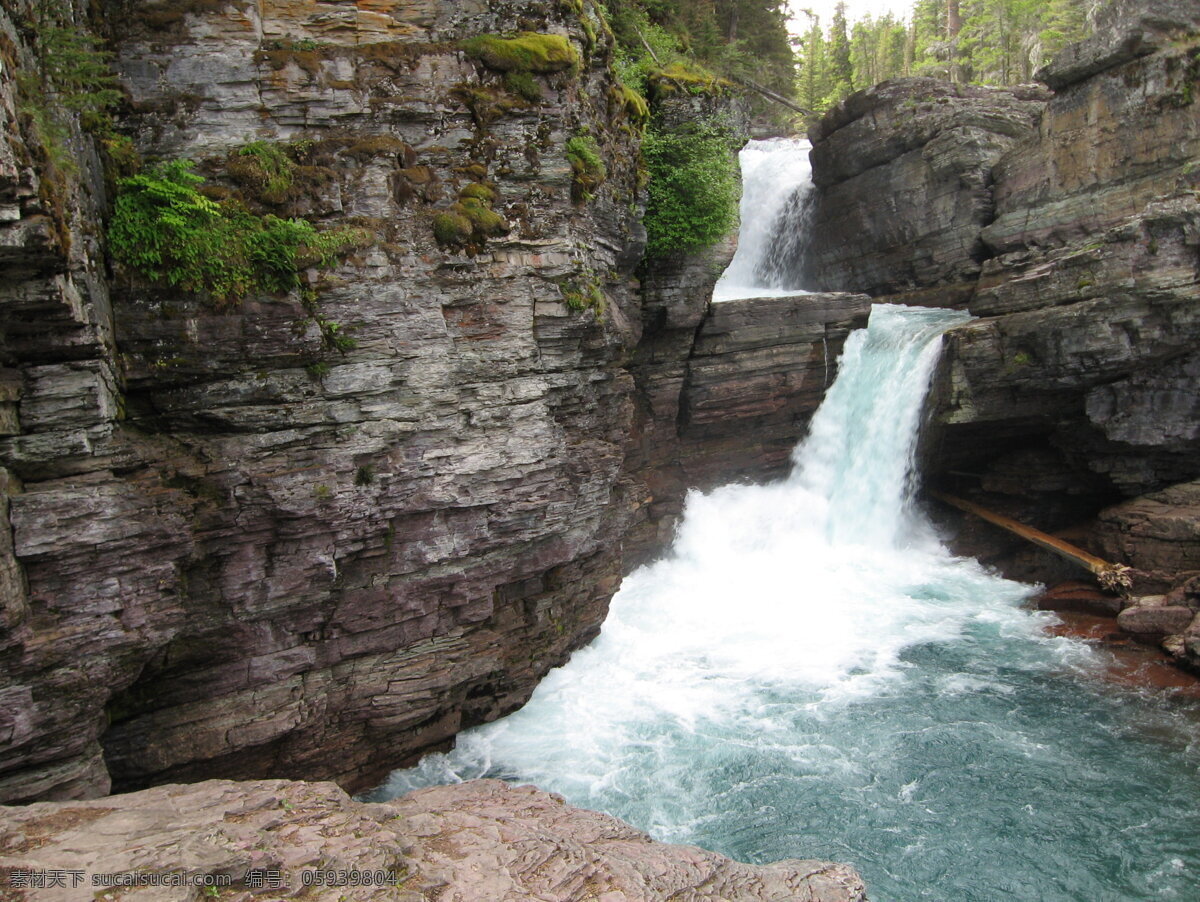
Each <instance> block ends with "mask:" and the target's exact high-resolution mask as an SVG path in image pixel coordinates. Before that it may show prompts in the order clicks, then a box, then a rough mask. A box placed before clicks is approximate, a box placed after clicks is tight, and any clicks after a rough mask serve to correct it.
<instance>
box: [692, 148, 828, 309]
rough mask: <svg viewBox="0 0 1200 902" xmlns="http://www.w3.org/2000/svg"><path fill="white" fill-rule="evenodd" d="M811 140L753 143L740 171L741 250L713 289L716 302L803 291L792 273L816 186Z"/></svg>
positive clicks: (743, 156) (741, 157)
mask: <svg viewBox="0 0 1200 902" xmlns="http://www.w3.org/2000/svg"><path fill="white" fill-rule="evenodd" d="M811 147H812V145H810V144H809V143H808V141H804V140H800V139H795V138H773V139H770V140H767V141H750V142H748V143H747V144H746V146H745V147H744V148H742V151H741V153H740V154H739V155H738V161H739V163H740V165H741V169H742V200H741V226H740V228H739V230H738V247H737V253H735V254H734V257H733V260H732V261H731V262H730V264H729V266H728V268H727V269H726V270H725V272H724V273H722V275H721V278H720V279H719V280H718V281H717V285H716V287H715V288H714V289H713V300H714V301H733V300H737V299H738V298H756V297H776V296H780V295H794V294H804V293H805V292H804V291H803V289H801V288H800V287H799V285H798V282H797V281H796V277H795V275H794V271H795V269H796V260H797V259H798V258H799V255H800V253H801V252H802V250H803V247H804V244H805V242H806V232H805V220H806V217H807V213H808V209H809V205H808V201H809V198H810V192H811V190H812V169H811V167H810V166H809V163H808V151H809V149H810V148H811Z"/></svg>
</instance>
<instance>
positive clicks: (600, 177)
mask: <svg viewBox="0 0 1200 902" xmlns="http://www.w3.org/2000/svg"><path fill="white" fill-rule="evenodd" d="M566 151H567V162H569V163H570V164H571V174H572V177H573V178H572V184H571V197H572V198H573V199H574V200H575V201H576V202H577V203H578V202H580V201H585V200H590V199H591V197H592V195H593V194H594V193H595V190H596V189H597V188H599V187H600V186H601V185H602V184H604V181H605V179H607V178H608V168H607V167H606V166H605V165H604V160H603V159H601V157H600V148H599V146H598V145H597V144H596V139H595V138H593V137H592V136H591V135H582V134H581V135H576V136H575V137H573V138H571V139H570V140H569V141H567V147H566Z"/></svg>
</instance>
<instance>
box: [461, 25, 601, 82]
mask: <svg viewBox="0 0 1200 902" xmlns="http://www.w3.org/2000/svg"><path fill="white" fill-rule="evenodd" d="M462 49H463V52H464V53H466V54H467V56H469V57H472V58H474V59H477V60H479V61H480V62H481V63H483V64H484V65H485V66H487V67H488V68H489V69H495V70H496V71H497V72H537V73H541V74H544V73H549V72H562V71H564V70H566V69H571V68H574V67H575V66H578V65H579V55H578V54H577V53H576V52H575V48H574V47H572V46H571V42H570V41H568V40H567V39H566V38H564V37H563V36H562V35H557V34H537V33H534V32H522V33H521V34H519V35H517V36H516V37H512V38H504V37H500V36H499V35H494V34H483V35H479V36H477V37H473V38H468V39H467V40H465V41H463V42H462Z"/></svg>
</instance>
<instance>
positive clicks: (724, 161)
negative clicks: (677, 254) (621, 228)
mask: <svg viewBox="0 0 1200 902" xmlns="http://www.w3.org/2000/svg"><path fill="white" fill-rule="evenodd" d="M731 138H732V136H731V134H730V132H729V131H728V130H727V129H724V128H722V127H721V126H720V125H718V124H714V123H712V122H694V123H691V124H690V125H688V126H687V127H684V128H679V129H674V130H670V131H668V130H662V129H659V128H656V127H654V126H653V125H652V126H651V127H650V128H649V129H648V130H647V131H646V137H645V141H644V142H643V144H642V154H643V156H644V158H645V161H646V168H647V171H648V173H649V176H650V178H649V182H648V184H647V193H648V198H647V205H646V219H645V224H646V233H647V243H646V254H647V256H650V257H656V256H662V255H664V254H668V253H671V252H673V251H688V250H695V249H697V248H700V247H705V246H707V245H710V244H713V243H715V242H717V241H719V240H720V239H721V238H722V237H724V236H725V235H726V234H728V232H729V231H730V230H731V229H732V228H733V226H734V224H735V223H736V221H737V204H738V196H739V193H740V192H739V182H738V169H737V158H736V156H735V153H736V146H735V145H734V143H733V141H732V140H731Z"/></svg>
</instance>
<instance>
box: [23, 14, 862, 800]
mask: <svg viewBox="0 0 1200 902" xmlns="http://www.w3.org/2000/svg"><path fill="white" fill-rule="evenodd" d="M580 7H582V12H581V11H580ZM6 10H8V11H7V12H5V13H4V14H3V15H2V16H0V31H2V33H3V39H2V40H0V50H3V53H4V68H3V72H2V75H0V101H2V102H0V115H2V116H3V117H5V125H6V127H5V130H4V134H3V139H2V143H0V209H2V210H3V211H4V212H3V217H2V221H0V312H2V315H3V317H4V322H5V331H4V336H3V344H2V347H0V350H2V353H3V357H4V359H3V365H4V369H2V370H0V431H2V432H3V433H4V436H3V437H0V485H3V486H4V489H5V491H4V493H3V495H2V496H0V514H2V515H3V516H4V517H5V521H4V524H3V526H4V528H3V529H0V598H2V599H3V618H4V619H3V621H2V623H0V626H2V628H3V632H2V633H0V658H2V661H3V667H2V668H0V736H3V740H4V743H3V744H4V752H3V754H2V755H0V800H8V801H25V800H30V799H39V798H51V799H54V798H78V797H88V796H95V795H100V794H103V793H105V792H107V791H108V790H109V788H110V786H111V787H116V788H117V789H130V788H137V787H140V786H144V785H148V784H152V783H158V782H164V781H170V780H190V779H200V778H205V777H209V776H221V777H234V778H238V777H241V778H259V777H267V776H270V777H279V776H283V777H295V778H321V779H335V780H338V781H339V782H340V783H342V785H344V786H347V787H349V788H351V789H359V788H364V787H366V786H368V785H371V784H373V783H374V782H376V781H378V780H379V779H381V778H382V776H383V775H384V774H385V773H386V772H387V771H388V770H390V769H391V768H393V767H396V766H398V765H400V764H402V763H404V762H406V761H409V760H411V759H412V758H413V757H415V756H416V755H417V754H419V753H421V752H424V751H427V750H429V749H430V748H436V747H438V746H439V745H445V744H446V743H448V742H449V741H451V740H452V737H453V736H454V734H455V733H456V732H457V731H458V730H460V729H461V728H463V727H466V726H469V725H471V724H475V723H479V722H482V721H486V720H490V719H493V718H495V717H497V716H500V715H502V714H504V713H507V712H508V711H511V710H513V709H515V708H516V707H518V706H519V705H520V704H522V703H523V702H524V701H525V699H526V698H527V697H528V695H529V693H530V692H531V691H532V689H533V687H534V685H535V684H536V682H537V681H538V679H540V677H541V676H542V675H543V674H544V673H546V671H548V670H549V669H550V668H551V667H554V666H556V665H558V664H560V663H562V662H563V661H564V660H565V658H566V656H567V655H568V654H569V653H570V651H571V650H572V649H574V648H577V647H579V646H580V645H582V644H583V643H585V642H587V641H588V640H589V639H590V638H591V637H593V636H594V635H595V634H596V632H597V631H598V629H599V625H600V623H601V621H602V620H603V618H604V615H605V612H606V608H607V603H608V600H609V598H610V597H611V595H612V594H613V592H614V591H615V589H616V587H617V585H618V582H619V580H620V578H621V576H622V575H623V573H624V572H626V571H627V570H628V569H629V568H630V567H632V566H633V565H634V564H636V563H638V562H641V561H644V560H647V559H649V558H651V557H652V556H653V555H655V554H656V553H658V552H659V551H660V550H661V549H662V547H663V546H664V543H665V542H666V541H667V540H669V537H670V533H671V529H672V527H673V524H674V521H675V518H676V517H677V515H678V513H679V511H680V509H681V506H682V499H683V495H684V493H685V491H686V490H687V489H688V488H690V487H694V486H700V487H709V486H711V485H714V484H716V483H718V482H722V481H726V480H727V479H730V478H763V477H766V476H771V475H778V474H779V473H781V472H782V471H783V469H784V468H785V467H786V464H787V452H788V450H789V449H790V447H791V446H792V444H794V442H795V441H796V439H797V438H798V437H799V436H800V434H801V433H802V432H803V430H804V427H805V423H806V422H807V418H808V415H809V414H810V413H811V411H812V410H813V409H814V408H815V406H816V404H817V403H818V402H819V399H820V395H821V393H822V391H823V388H824V387H825V385H827V384H828V382H829V381H830V380H831V379H832V375H833V372H832V369H833V367H832V364H833V361H835V360H836V356H837V353H838V351H839V349H840V343H841V341H842V339H843V338H844V336H845V333H846V331H847V330H848V328H850V327H851V326H852V325H853V324H855V323H857V322H858V321H860V320H861V318H862V315H863V313H864V310H865V298H864V297H862V296H858V297H837V296H829V297H825V296H821V297H816V298H815V299H814V300H813V302H812V304H809V305H805V307H804V308H803V310H798V309H792V306H791V305H789V304H786V303H784V302H781V301H771V300H759V301H746V302H737V303H734V304H728V305H724V306H721V307H717V308H713V309H712V310H711V311H710V310H709V309H708V297H709V296H710V293H711V286H712V282H713V281H715V279H716V277H717V275H718V274H719V272H720V270H721V269H722V268H723V266H724V264H725V262H727V259H728V256H729V255H730V254H731V253H732V245H731V244H730V243H728V242H727V243H726V244H724V245H721V246H719V247H718V248H716V249H714V250H711V251H706V252H703V253H700V254H696V255H692V256H689V257H685V258H678V259H675V260H668V261H659V263H658V264H657V265H655V266H654V267H652V268H650V269H649V271H646V272H643V273H642V275H643V283H642V284H641V285H639V284H638V282H637V280H636V279H634V277H633V271H634V267H635V265H636V264H637V262H638V260H639V258H640V257H641V250H642V243H643V241H644V232H643V231H642V229H641V226H640V223H639V222H638V218H639V214H640V210H639V196H638V175H637V172H636V159H637V147H636V142H637V134H638V129H637V128H636V121H635V120H636V117H637V116H638V110H637V109H636V106H633V107H631V106H630V104H629V102H628V100H627V99H626V98H625V97H624V95H623V94H622V93H621V92H620V91H619V90H618V88H617V85H616V82H615V80H614V78H613V76H612V73H611V69H610V61H611V52H612V47H611V38H610V37H609V36H607V34H606V31H605V28H604V26H603V23H602V22H601V21H600V19H599V18H598V17H597V15H596V13H595V11H594V10H593V9H592V8H591V6H590V5H588V4H573V3H562V4H535V5H533V6H529V7H528V8H527V7H526V6H523V5H521V6H519V5H516V4H513V5H510V4H495V3H490V4H485V3H482V2H479V3H475V2H472V3H456V4H448V3H419V4H412V3H399V2H395V3H390V2H384V3H370V4H368V3H358V4H351V5H347V4H345V3H333V2H331V3H324V2H317V3H310V4H266V5H264V4H261V3H251V2H243V0H231V2H225V0H220V2H217V0H213V2H209V0H194V2H190V3H185V4H175V3H158V2H141V0H111V2H109V3H108V4H107V5H106V6H105V9H104V13H103V16H102V18H101V19H100V20H99V27H101V28H106V29H107V30H108V31H109V32H110V33H111V35H110V36H111V38H112V40H113V43H114V46H115V47H116V48H117V60H116V64H117V65H116V68H117V71H118V73H119V76H120V80H121V84H122V87H123V90H124V91H125V92H126V94H127V104H126V107H125V108H124V110H123V112H122V118H121V126H122V128H125V129H126V130H128V131H130V132H131V133H132V134H133V136H134V138H135V144H136V147H137V149H138V150H139V151H140V153H141V154H142V155H143V157H145V158H146V159H147V161H151V162H152V161H154V160H157V159H181V158H187V159H191V160H193V161H194V162H195V164H196V171H197V172H198V173H199V174H201V175H204V176H205V177H206V178H207V184H206V187H205V190H206V191H208V192H209V194H210V195H211V196H212V197H213V198H215V199H218V200H220V199H228V198H232V199H235V200H237V201H239V202H241V203H243V204H244V205H246V207H247V208H248V209H249V210H250V211H251V212H253V213H256V214H257V213H271V214H273V215H276V216H280V217H290V216H303V217H305V218H307V219H308V220H310V221H311V222H313V223H315V224H316V225H317V226H318V227H320V228H333V227H354V228H355V229H356V230H357V231H358V233H359V234H360V235H361V236H362V240H360V241H357V243H356V246H355V248H354V249H353V250H352V251H351V252H350V253H349V254H348V255H345V256H344V257H343V259H342V260H341V262H340V263H339V264H338V266H337V267H336V268H335V269H334V270H332V271H322V270H319V269H312V270H309V271H307V272H306V273H305V274H304V282H305V285H304V289H303V290H302V291H298V292H292V293H290V294H281V295H276V296H252V297H249V298H246V299H243V300H240V301H236V302H225V303H214V302H213V301H212V300H210V299H205V298H203V297H201V296H198V295H196V294H194V293H190V292H185V291H178V290H169V289H165V288H162V287H161V286H155V285H150V284H147V283H145V282H142V281H140V280H139V279H138V278H136V277H135V276H134V275H133V274H131V273H128V272H124V271H121V270H118V271H117V272H115V273H110V272H108V270H107V262H106V258H105V256H104V254H103V248H102V247H101V245H100V242H99V236H100V235H101V234H102V229H101V227H100V222H101V213H102V211H103V210H104V209H106V208H107V207H109V206H110V202H111V197H110V196H109V194H110V192H111V189H112V188H113V186H114V182H113V175H112V173H109V174H107V176H106V173H105V172H104V171H103V169H102V167H101V165H100V162H99V158H98V156H97V155H96V153H95V152H94V150H93V144H92V139H91V138H90V137H89V136H87V135H85V134H84V133H83V132H81V131H80V130H79V128H78V126H77V124H76V123H74V122H73V121H68V120H64V127H66V129H67V132H66V134H65V136H63V137H60V138H58V139H56V140H57V143H55V142H54V141H50V140H49V139H48V138H47V136H46V135H45V134H43V133H42V132H41V131H40V130H39V129H38V127H37V124H36V122H34V120H33V119H32V118H31V114H30V113H29V112H28V110H27V109H26V111H25V112H24V113H19V112H18V110H19V109H23V108H26V107H28V104H29V102H30V98H29V97H27V96H26V97H22V96H20V91H19V86H18V84H17V79H16V75H17V73H18V72H21V71H36V69H37V67H38V65H39V60H38V59H37V58H36V57H35V55H34V49H33V48H34V47H35V45H36V41H35V40H34V32H33V31H32V30H31V29H33V26H32V25H31V24H30V23H31V19H30V8H29V7H28V6H27V5H22V4H15V5H10V6H9V7H6ZM77 13H79V15H80V16H81V15H82V10H77ZM514 32H527V33H533V34H534V35H535V36H536V39H537V40H543V39H545V38H547V36H549V39H550V40H551V41H553V42H555V43H554V44H553V46H554V47H555V48H557V51H556V52H560V53H565V54H566V61H565V62H562V64H561V65H560V64H559V63H555V62H552V64H548V65H546V66H544V67H540V68H539V67H535V71H533V72H522V73H518V74H519V75H522V76H524V77H523V78H520V79H514V78H513V77H511V73H505V72H502V71H499V70H500V69H502V68H503V66H504V65H505V64H504V62H503V61H502V60H501V61H498V62H497V61H495V60H493V63H492V64H491V66H492V67H491V68H489V64H487V63H486V59H487V55H486V54H483V53H480V52H474V53H472V52H468V50H465V49H464V48H465V47H466V46H467V45H465V44H464V43H463V39H466V38H473V37H478V36H480V35H488V34H495V33H506V34H510V33H514ZM560 62H561V61H560ZM679 102H680V103H681V104H682V106H681V107H680V108H679V109H677V110H674V111H673V112H672V111H671V110H669V109H668V110H664V111H661V114H662V115H666V116H669V115H675V116H676V117H677V118H678V117H683V118H687V117H688V116H691V115H693V114H695V110H693V109H692V108H691V105H694V104H696V103H699V102H702V101H699V100H697V99H696V98H690V97H687V98H680V101H679ZM703 102H705V103H707V102H708V101H703ZM710 112H711V111H710ZM573 139H580V140H583V141H584V142H585V143H587V144H589V145H590V146H591V147H592V148H594V150H595V152H596V153H597V154H598V155H599V156H600V157H601V158H602V160H603V162H604V171H603V174H598V173H597V172H596V171H592V172H590V173H584V174H585V175H587V181H586V183H584V182H583V181H581V179H580V176H581V172H580V167H579V165H578V161H577V160H572V159H571V157H570V156H569V154H568V153H567V145H568V143H569V142H570V141H572V140H573ZM270 153H275V154H284V155H286V157H287V158H288V159H289V160H290V161H291V162H290V163H289V164H288V179H287V180H286V182H285V183H283V184H280V183H277V182H272V181H271V180H270V178H268V175H269V173H266V172H265V171H263V170H261V169H255V168H254V166H253V165H252V161H253V160H254V159H256V155H257V154H270ZM63 157H65V158H67V159H68V161H69V163H63V164H62V165H56V164H55V162H54V160H55V159H61V158H63ZM468 198H470V199H472V202H475V203H476V208H475V209H476V210H478V204H480V203H482V204H483V205H484V207H486V216H484V215H483V214H480V215H479V217H478V218H479V220H480V222H481V223H482V225H480V226H479V227H477V228H473V227H472V223H471V222H467V224H466V228H467V229H469V230H470V234H462V233H461V232H455V231H454V229H458V228H459V227H460V224H456V222H457V221H455V220H449V221H450V222H451V224H452V225H453V226H454V228H453V229H451V234H450V235H449V236H448V237H447V235H445V234H443V235H442V236H441V238H439V237H438V236H437V235H435V228H436V227H437V226H438V224H439V219H438V216H439V215H445V214H456V215H459V216H460V219H461V215H462V213H463V212H464V209H465V208H464V205H465V204H466V203H467V199H468ZM600 302H602V303H600ZM751 434H752V435H754V436H755V437H754V438H753V439H751V440H747V438H746V437H747V435H751Z"/></svg>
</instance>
